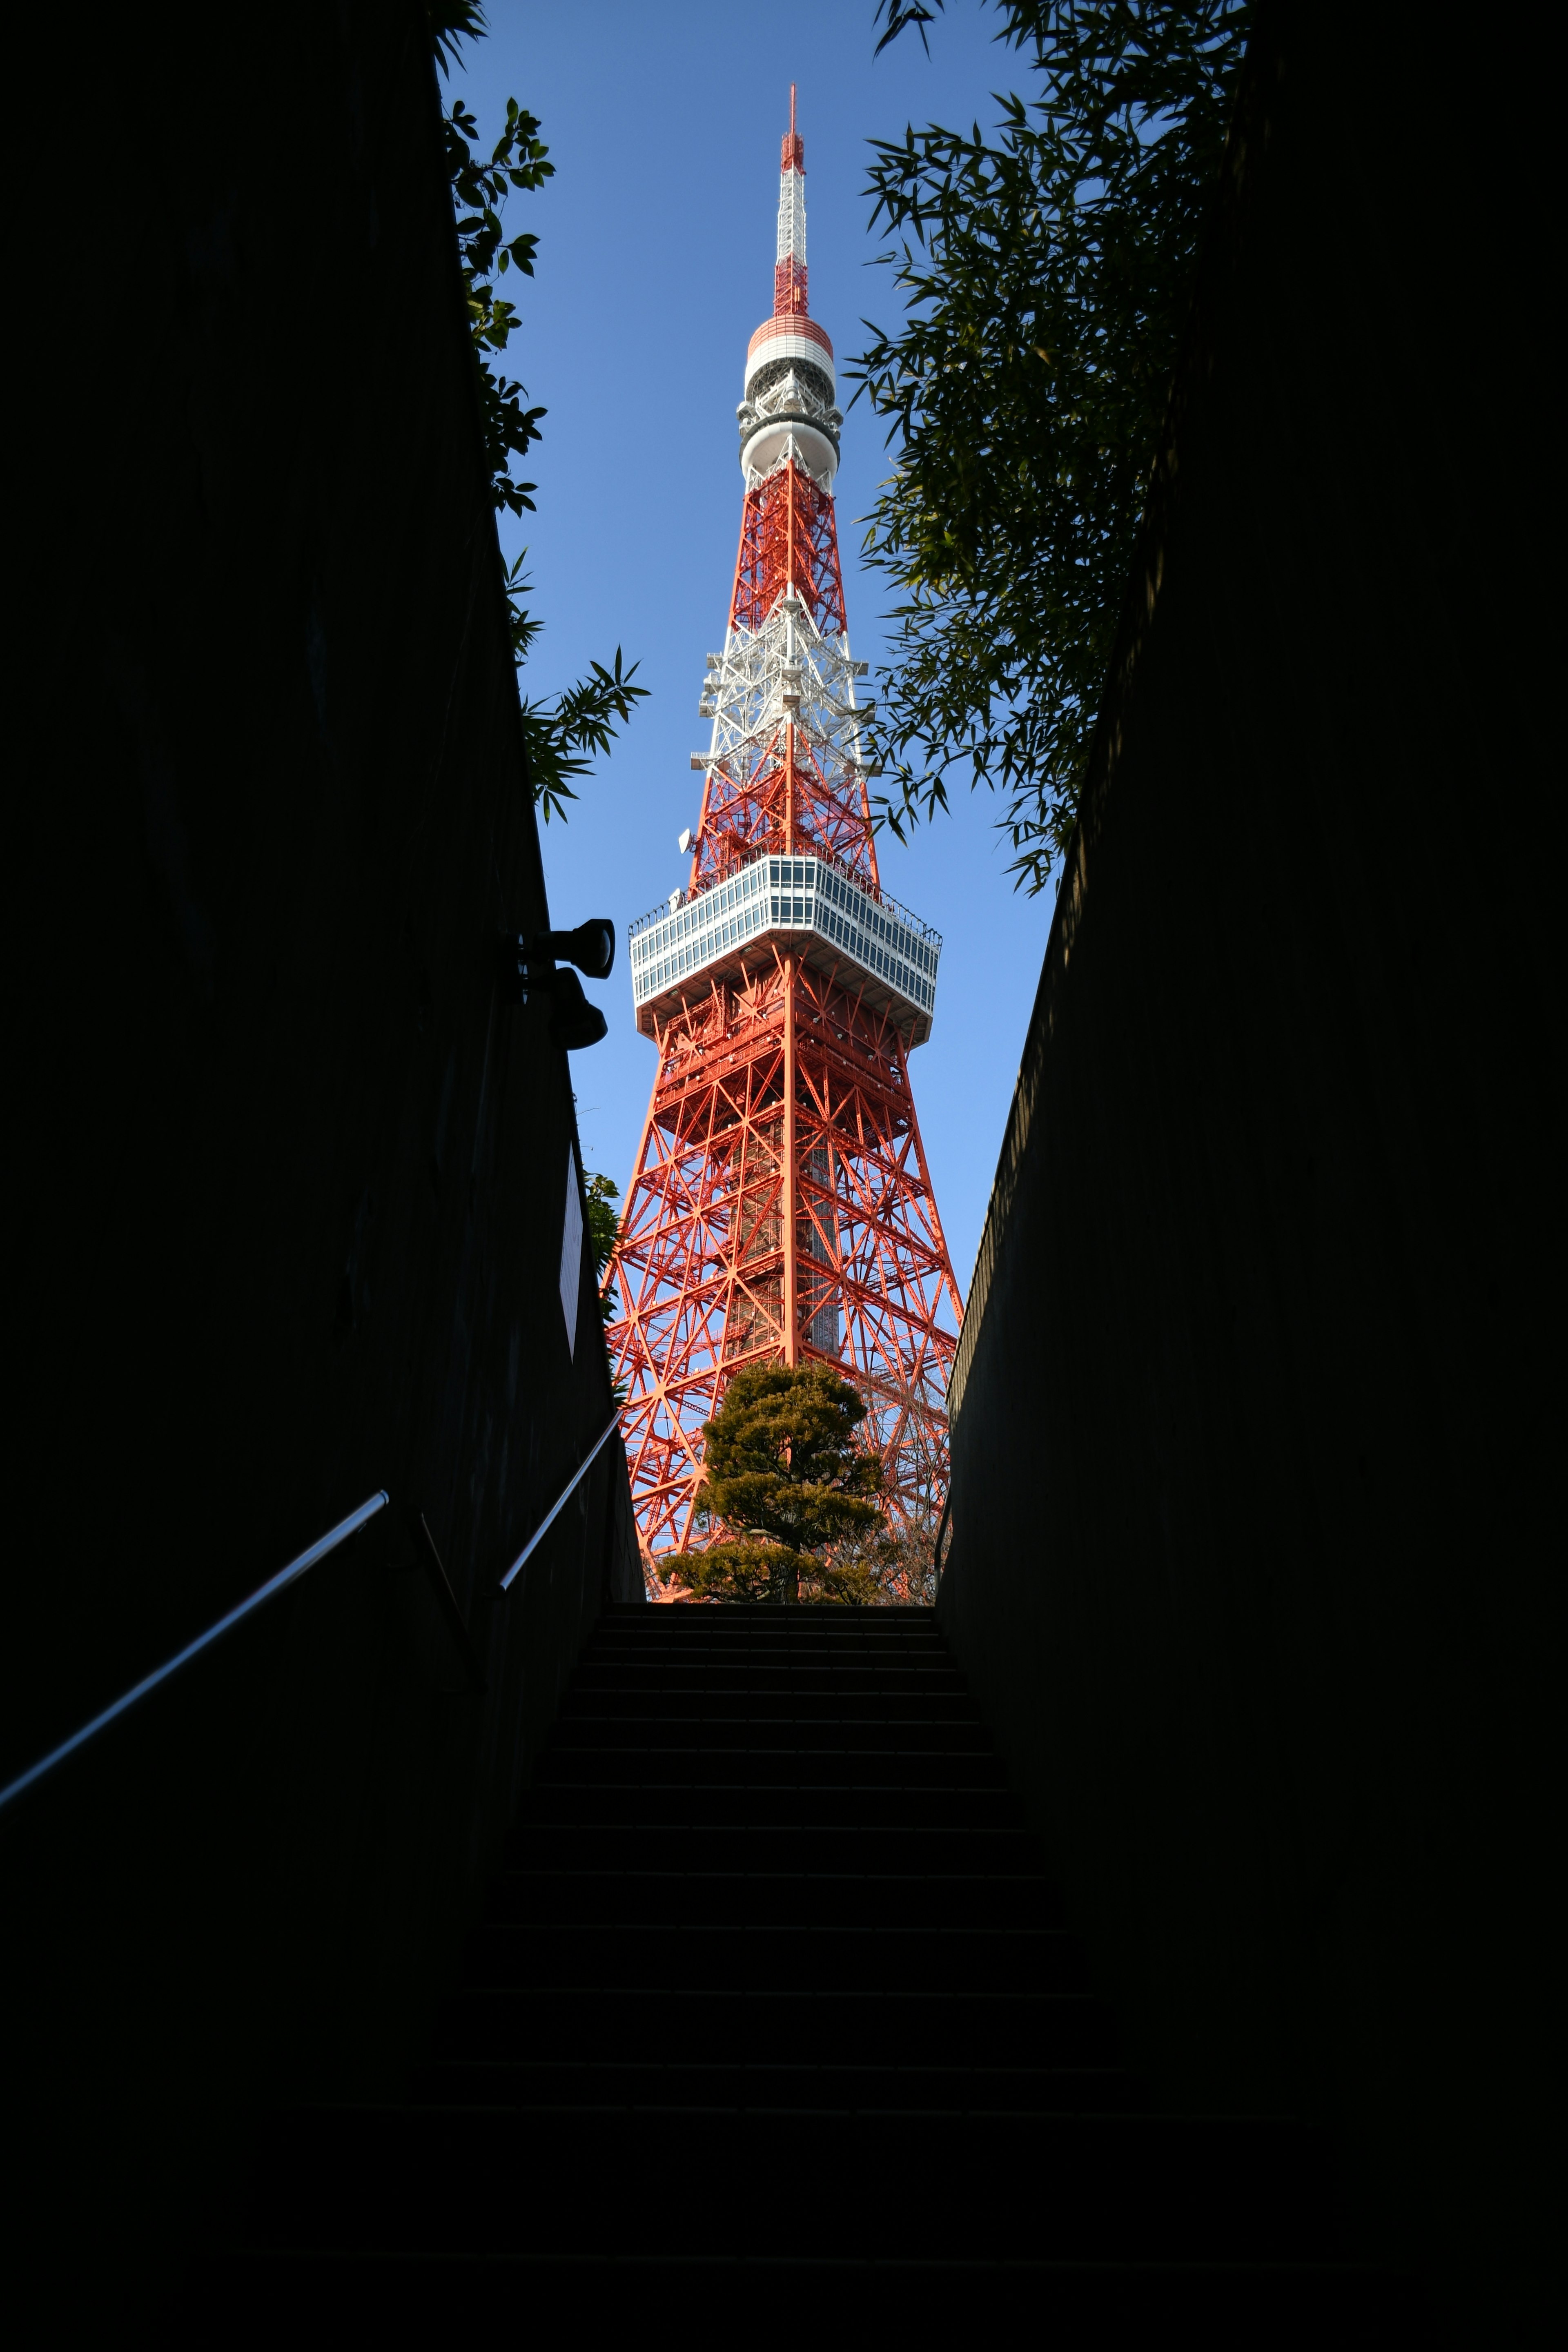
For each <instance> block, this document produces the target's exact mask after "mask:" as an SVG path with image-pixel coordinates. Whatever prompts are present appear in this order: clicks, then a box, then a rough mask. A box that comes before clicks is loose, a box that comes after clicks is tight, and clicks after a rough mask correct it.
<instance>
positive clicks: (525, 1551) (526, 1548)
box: [500, 1405, 621, 1592]
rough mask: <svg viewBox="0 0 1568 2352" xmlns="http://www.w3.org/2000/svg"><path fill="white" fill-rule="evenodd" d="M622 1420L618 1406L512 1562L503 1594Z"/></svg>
mask: <svg viewBox="0 0 1568 2352" xmlns="http://www.w3.org/2000/svg"><path fill="white" fill-rule="evenodd" d="M620 1418H621V1412H620V1407H619V1406H618V1405H617V1406H616V1410H615V1412H613V1413H612V1414H611V1415H610V1417H609V1419H608V1421H607V1422H606V1423H605V1426H604V1427H603V1429H602V1430H601V1431H600V1432H599V1434H598V1435H597V1437H595V1440H594V1443H593V1444H592V1445H590V1447H589V1448H588V1451H587V1452H586V1454H584V1456H583V1459H582V1460H581V1462H579V1463H578V1465H577V1467H576V1469H575V1470H574V1472H573V1473H572V1475H571V1477H570V1479H569V1480H568V1481H567V1483H566V1485H565V1486H563V1487H562V1489H561V1492H560V1493H559V1495H557V1496H556V1497H555V1500H554V1502H553V1503H552V1505H551V1507H550V1508H549V1510H548V1511H547V1512H546V1513H545V1515H544V1517H543V1518H542V1519H541V1520H540V1522H539V1525H538V1526H537V1527H536V1528H534V1530H533V1533H532V1534H531V1536H530V1537H529V1538H528V1541H527V1542H526V1543H525V1544H524V1545H523V1547H522V1549H521V1551H520V1552H519V1553H518V1556H517V1558H516V1559H514V1560H513V1561H512V1564H511V1566H510V1568H509V1569H508V1570H507V1572H506V1574H505V1575H504V1576H503V1577H502V1578H501V1580H500V1589H501V1591H503V1592H509V1591H510V1590H511V1581H512V1579H513V1577H514V1576H516V1575H517V1574H518V1572H519V1570H521V1569H524V1568H526V1567H527V1566H528V1563H529V1560H530V1559H531V1556H532V1554H533V1553H534V1552H535V1551H536V1550H537V1549H538V1548H539V1546H540V1544H541V1543H542V1541H543V1539H544V1538H545V1537H546V1535H548V1533H549V1532H550V1529H551V1528H552V1527H553V1526H554V1524H555V1522H556V1520H557V1519H558V1518H559V1517H560V1515H561V1513H562V1511H563V1509H564V1508H565V1507H566V1505H567V1504H568V1503H569V1502H570V1501H571V1499H572V1497H573V1496H574V1494H575V1493H576V1491H577V1488H578V1486H580V1485H581V1484H582V1481H583V1477H584V1473H585V1472H586V1471H587V1469H588V1466H589V1465H590V1464H591V1463H592V1462H594V1461H595V1459H596V1457H597V1455H598V1453H599V1449H600V1447H601V1446H602V1445H603V1444H604V1443H605V1438H606V1437H608V1435H609V1433H610V1432H611V1430H612V1429H615V1428H616V1427H618V1425H619V1423H620Z"/></svg>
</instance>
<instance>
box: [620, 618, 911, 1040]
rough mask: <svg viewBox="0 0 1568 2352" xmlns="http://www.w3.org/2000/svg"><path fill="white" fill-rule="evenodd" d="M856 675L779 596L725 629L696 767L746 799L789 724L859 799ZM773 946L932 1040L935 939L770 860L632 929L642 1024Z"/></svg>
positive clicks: (809, 870) (893, 911)
mask: <svg viewBox="0 0 1568 2352" xmlns="http://www.w3.org/2000/svg"><path fill="white" fill-rule="evenodd" d="M864 670H865V665H864V663H861V662H857V661H855V660H853V659H852V658H851V656H850V652H849V640H848V638H847V636H831V637H825V636H823V635H821V634H820V632H819V631H818V630H817V628H816V624H815V623H814V622H813V620H812V618H811V615H810V614H809V613H807V611H806V609H805V605H804V604H801V603H800V602H799V600H798V599H797V598H795V597H793V596H784V597H781V598H780V599H779V602H778V604H777V605H776V606H775V607H774V609H773V612H772V613H771V614H770V615H769V616H768V619H767V620H766V621H765V622H764V623H763V626H762V627H761V628H760V629H744V628H735V629H731V632H730V635H729V640H728V642H727V644H726V645H725V647H724V650H723V652H722V653H721V654H710V655H709V656H708V677H707V678H706V680H705V681H704V685H703V690H702V701H701V704H700V716H701V717H703V718H710V719H712V722H713V726H712V735H711V738H710V748H709V750H708V751H707V753H706V754H702V753H697V754H695V755H694V756H693V760H692V765H693V767H696V768H703V769H710V768H715V767H717V768H721V769H722V770H723V772H724V773H725V775H726V777H727V778H728V779H729V781H730V782H731V785H732V786H735V787H738V788H739V789H740V790H741V791H742V792H744V790H745V788H746V786H747V784H748V783H749V782H750V781H751V780H752V778H753V777H754V778H755V779H756V780H757V782H758V783H759V785H761V783H762V781H763V778H764V777H765V775H766V774H768V773H769V772H772V771H773V769H775V768H776V766H777V762H778V759H779V756H780V743H781V738H782V734H783V730H784V727H785V725H786V724H793V726H794V728H795V755H796V758H797V759H804V758H805V757H806V756H809V757H810V759H811V760H812V761H814V762H815V764H816V768H817V769H818V770H819V772H821V773H822V774H823V775H824V776H826V777H831V778H835V779H841V780H843V781H844V782H851V780H852V782H853V789H854V791H855V793H858V791H859V786H860V778H861V777H862V776H863V775H865V774H868V773H871V772H874V771H872V770H871V769H870V768H869V767H868V762H867V760H866V755H865V751H864V749H863V746H862V741H861V733H860V730H861V726H862V724H863V722H864V721H865V720H866V719H868V718H869V717H870V715H871V712H872V709H874V707H875V706H874V705H873V704H872V703H870V702H869V701H866V702H858V701H857V699H856V680H857V678H858V677H860V676H862V675H863V674H864ZM779 934H789V935H792V936H791V937H788V938H785V937H779V936H778V935H779ZM802 935H804V936H802ZM775 938H776V940H777V945H778V947H779V948H780V949H783V948H784V947H785V946H793V947H794V948H795V950H796V951H798V952H805V953H806V954H807V955H808V957H809V960H810V961H813V962H814V963H816V964H818V965H819V966H821V967H822V968H824V969H832V968H834V966H835V964H836V963H837V962H838V961H843V962H845V963H847V965H848V966H850V967H851V969H850V970H848V971H846V973H845V979H846V982H847V984H848V985H851V986H854V987H855V988H857V989H858V991H859V992H861V993H862V994H863V995H864V996H865V997H866V999H867V1001H868V1003H871V1004H872V1005H873V1006H874V1007H876V1008H877V1009H879V1010H884V1011H886V1012H887V1013H888V1014H889V1017H890V1018H891V1019H892V1020H893V1022H894V1024H895V1025H896V1026H897V1027H898V1028H899V1029H900V1031H901V1032H902V1033H903V1034H904V1035H905V1037H906V1038H907V1040H908V1042H909V1044H910V1045H923V1044H924V1042H925V1040H926V1038H927V1037H929V1036H930V1034H931V1019H932V1014H933V1012H934V1009H935V1004H936V976H937V963H938V961H939V959H940V957H941V953H942V940H941V937H940V936H939V934H938V933H937V932H935V931H933V930H931V929H930V928H929V926H928V925H926V924H925V923H922V922H921V920H920V919H919V917H918V916H915V915H912V914H910V912H909V911H908V910H907V909H906V908H902V907H900V906H898V905H897V904H896V903H895V902H894V901H893V900H891V899H889V898H887V897H885V896H883V895H879V893H877V892H875V891H873V890H871V889H870V888H868V887H867V883H866V880H865V877H863V876H859V875H857V874H854V873H852V872H850V871H849V869H848V868H847V867H846V866H842V865H840V864H839V862H838V861H837V859H835V858H832V857H829V856H824V855H821V854H817V855H811V856H807V855H801V856H788V857H785V856H779V855H775V854H774V853H773V852H772V851H767V850H764V851H759V852H758V854H757V855H756V856H755V857H753V858H752V860H751V861H750V862H749V863H748V864H747V865H746V866H743V867H742V869H741V870H740V871H739V873H737V874H733V875H731V876H729V877H726V878H725V879H724V880H723V881H722V882H715V883H713V884H710V885H709V886H707V887H703V888H700V889H697V890H693V891H689V892H679V891H678V892H676V893H675V894H674V895H673V896H672V898H670V899H669V900H668V904H667V905H666V906H664V907H660V908H656V909H655V910H654V912H653V913H652V914H649V915H646V916H644V917H643V919H641V921H639V922H637V923H634V924H633V925H632V927H631V942H630V945H631V955H630V961H631V971H632V996H633V1001H634V1003H636V1006H637V1015H638V1022H637V1025H638V1027H639V1028H642V1029H644V1030H649V1031H650V1030H651V1027H652V1025H653V1020H654V1019H655V1018H656V1017H657V1018H665V1017H668V1014H670V1013H675V1012H677V1011H679V1008H680V1005H681V1004H682V1003H691V1002H693V1001H694V999H695V998H696V997H697V996H700V995H701V994H703V993H704V992H706V989H707V987H708V985H709V984H710V982H711V981H712V980H714V979H719V978H725V977H731V978H736V979H738V978H740V977H742V976H743V975H744V974H746V973H748V972H751V971H754V970H756V969H757V968H758V967H759V964H763V965H765V964H766V963H768V962H770V961H772V959H773V942H774V940H775Z"/></svg>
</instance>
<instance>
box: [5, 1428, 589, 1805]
mask: <svg viewBox="0 0 1568 2352" xmlns="http://www.w3.org/2000/svg"><path fill="white" fill-rule="evenodd" d="M619 1422H620V1413H619V1411H618V1410H617V1411H616V1412H614V1413H612V1414H611V1416H610V1418H609V1420H608V1421H607V1422H606V1423H605V1426H604V1428H603V1429H602V1430H601V1431H600V1432H599V1434H598V1436H597V1437H596V1438H595V1440H594V1443H593V1444H592V1445H591V1446H590V1447H589V1449H588V1451H587V1453H586V1454H584V1457H583V1459H582V1461H581V1462H580V1463H579V1464H578V1465H577V1467H576V1469H575V1470H574V1472H573V1473H572V1475H571V1477H570V1478H569V1479H568V1480H567V1482H566V1484H565V1486H563V1488H562V1489H561V1492H560V1494H559V1495H558V1496H556V1498H555V1500H554V1502H553V1503H552V1505H551V1507H550V1509H549V1510H548V1511H547V1512H546V1514H545V1516H544V1517H543V1518H542V1519H541V1521H540V1523H539V1525H538V1526H537V1527H536V1528H535V1529H534V1530H533V1533H532V1534H531V1536H530V1537H529V1538H528V1541H527V1542H526V1543H525V1544H524V1546H523V1548H522V1549H521V1551H520V1552H519V1554H518V1556H517V1558H516V1559H514V1560H513V1561H512V1564H511V1566H510V1568H509V1569H508V1570H507V1572H506V1574H505V1575H504V1576H503V1577H502V1578H501V1580H500V1590H501V1591H503V1592H505V1591H508V1590H509V1588H510V1585H511V1582H512V1580H513V1579H514V1578H515V1577H516V1575H517V1574H518V1572H519V1570H521V1569H522V1568H524V1567H526V1565H527V1563H528V1561H529V1559H530V1558H531V1556H532V1554H533V1553H534V1552H535V1551H536V1550H537V1549H538V1548H539V1546H540V1544H541V1543H542V1541H543V1539H544V1538H545V1536H546V1535H547V1534H548V1533H549V1531H550V1529H551V1528H552V1527H553V1526H554V1524H555V1521H556V1520H557V1519H558V1518H559V1517H560V1515H561V1513H562V1511H563V1508H564V1507H565V1506H566V1504H567V1503H569V1502H570V1501H571V1499H572V1496H574V1494H575V1493H576V1491H577V1488H578V1487H579V1486H581V1484H582V1482H583V1478H584V1474H585V1473H586V1471H587V1470H588V1468H589V1466H590V1465H592V1464H593V1463H594V1462H595V1461H596V1460H597V1459H598V1456H599V1454H600V1453H601V1452H602V1450H603V1448H604V1444H605V1439H606V1438H607V1437H608V1436H609V1434H610V1433H611V1431H612V1430H614V1429H615V1428H616V1427H617V1426H618V1425H619ZM391 1499H392V1498H391V1496H389V1495H388V1493H387V1492H386V1489H385V1488H384V1487H383V1488H382V1489H381V1490H380V1491H379V1493H377V1494H374V1495H372V1496H370V1497H369V1498H368V1500H366V1501H365V1502H363V1503H362V1504H361V1505H360V1507H359V1508H358V1510H357V1511H351V1512H350V1513H349V1515H348V1517H347V1518H346V1519H340V1520H339V1521H338V1524H337V1526H336V1527H335V1528H328V1530H327V1532H326V1534H325V1535H324V1536H318V1538H316V1541H315V1542H314V1543H313V1544H310V1545H309V1546H308V1547H307V1548H306V1549H305V1550H304V1551H302V1552H300V1554H299V1556H298V1558H297V1559H291V1560H290V1561H289V1565H288V1567H287V1568H280V1569H279V1571H278V1573H277V1575H276V1576H271V1577H268V1580H267V1582H266V1583H265V1584H263V1585H259V1586H258V1588H257V1590H256V1591H254V1592H253V1593H251V1594H250V1596H249V1598H248V1599H247V1600H245V1601H240V1602H239V1604H238V1606H237V1607H236V1608H234V1609H231V1610H230V1611H229V1612H228V1614H227V1616H226V1617H220V1618H219V1619H218V1621H217V1623H216V1625H209V1626H208V1627H207V1630H206V1632H205V1633H198V1634H197V1636H196V1638H195V1641H194V1642H187V1643H186V1644H185V1646H184V1649H183V1650H181V1651H179V1652H178V1653H177V1654H176V1655H175V1656H174V1657H172V1658H170V1659H168V1660H167V1661H166V1663H165V1664H163V1665H161V1666H160V1667H158V1669H157V1670H156V1672H155V1673H153V1674H150V1675H143V1677H142V1680H141V1681H140V1682H139V1683H138V1684H137V1685H135V1687H134V1689H132V1690H128V1691H126V1692H125V1693H124V1694H123V1695H122V1696H121V1697H119V1698H117V1699H116V1700H115V1702H114V1704H113V1706H106V1707H105V1708H104V1710H103V1712H102V1714H101V1715H95V1716H94V1717H93V1718H92V1721H91V1722H90V1723H84V1724H83V1725H82V1727H81V1729H80V1730H79V1731H73V1732H72V1734H71V1736H70V1738H68V1739H62V1740H61V1742H60V1744H59V1746H58V1748H50V1750H49V1752H48V1754H47V1756H40V1757H39V1759H38V1760H37V1763H36V1764H31V1765H29V1766H28V1768H27V1769H26V1771H25V1772H22V1773H19V1774H18V1775H17V1777H16V1780H13V1781H11V1782H10V1784H9V1785H8V1786H7V1787H6V1788H4V1789H0V1808H3V1807H5V1806H6V1805H8V1804H9V1803H10V1802H11V1800H12V1798H13V1797H19V1796H20V1795H21V1794H22V1792H23V1790H25V1789H30V1788H31V1787H32V1786H33V1784H34V1782H35V1781H37V1780H42V1779H43V1777H44V1775H45V1773H46V1772H50V1771H52V1770H53V1769H54V1768H55V1766H56V1765H57V1764H63V1763H64V1761H65V1759H66V1758H67V1757H68V1756H69V1755H72V1754H73V1753H74V1752H75V1750H76V1749H77V1748H83V1747H85V1746H86V1745H87V1742H88V1741H89V1739H91V1738H94V1737H95V1736H96V1735H97V1734H98V1733H99V1732H100V1731H102V1730H104V1729H106V1728H107V1727H108V1726H109V1725H110V1724H111V1723H112V1722H113V1721H114V1720H115V1718H116V1717H117V1716H121V1715H124V1714H125V1713H126V1712H127V1710H128V1709H129V1708H131V1707H133V1706H135V1705H136V1702H137V1700H138V1699H142V1698H145V1697H146V1696H147V1695H148V1693H149V1692H150V1691H154V1690H156V1689H157V1687H158V1685H159V1684H160V1683H166V1682H167V1681H168V1679H169V1677H170V1675H175V1674H178V1672H179V1670H180V1668H181V1667H182V1666H184V1665H188V1664H190V1662H191V1660H192V1659H193V1658H195V1657H199V1656H200V1654H201V1653H202V1652H203V1651H204V1650H205V1649H208V1648H210V1647H211V1645H212V1643H214V1642H216V1641H217V1640H218V1639H219V1638H220V1637H221V1636H222V1635H223V1634H225V1633H228V1632H230V1631H231V1629H232V1628H233V1627H234V1626H236V1625H237V1624H238V1623H239V1622H240V1620H241V1619H242V1618H244V1617H248V1616H249V1615H250V1614H251V1612H252V1611H254V1610H257V1609H259V1608H261V1607H262V1606H263V1605H264V1603H266V1602H267V1601H271V1600H274V1599H275V1598H276V1597H277V1595H278V1594H279V1592H281V1591H284V1590H285V1588H286V1587H287V1586H289V1585H290V1584H292V1583H293V1582H294V1580H295V1579H296V1578H297V1577H301V1576H303V1575H304V1573H305V1570H307V1569H308V1568H314V1567H315V1565H316V1562H317V1561H318V1560H319V1559H325V1558H326V1556H327V1554H328V1553H329V1552H330V1551H335V1550H336V1549H337V1548H338V1546H339V1545H340V1544H341V1543H346V1542H347V1541H348V1538H350V1536H352V1535H357V1534H358V1533H359V1530H360V1528H363V1526H364V1525H365V1523H366V1522H367V1520H370V1519H374V1517H375V1515H376V1513H377V1512H378V1511H384V1510H385V1508H386V1507H387V1505H388V1503H389V1502H390V1501H391ZM411 1517H412V1519H413V1522H414V1525H415V1528H416V1532H417V1535H418V1537H419V1538H420V1539H421V1540H422V1542H423V1545H424V1547H425V1549H426V1556H427V1559H428V1560H429V1562H430V1563H431V1564H432V1566H433V1568H434V1571H435V1576H436V1577H437V1579H438V1580H439V1582H438V1584H437V1599H438V1600H439V1601H441V1603H442V1613H443V1615H444V1616H446V1618H447V1621H448V1623H449V1624H450V1626H451V1629H452V1632H453V1633H454V1635H455V1637H456V1639H457V1642H458V1648H459V1650H460V1651H461V1653H462V1655H463V1662H464V1664H465V1666H466V1667H467V1669H468V1676H469V1679H470V1681H471V1682H472V1684H473V1685H474V1687H475V1689H477V1690H481V1691H482V1690H483V1688H484V1686H485V1685H484V1676H483V1674H482V1672H481V1670H480V1667H479V1661H478V1658H477V1657H476V1656H475V1654H474V1649H473V1644H472V1643H471V1641H470V1639H469V1636H468V1627H467V1626H466V1625H465V1624H464V1622H463V1614H462V1611H461V1610H460V1609H459V1608H458V1601H457V1596H456V1595H455V1594H454V1592H453V1591H452V1588H451V1585H450V1583H449V1581H448V1580H447V1571H446V1570H445V1569H444V1568H443V1566H442V1565H441V1557H440V1554H439V1553H438V1552H437V1549H436V1545H435V1542H434V1539H433V1538H432V1537H431V1534H430V1530H429V1528H428V1527H427V1526H426V1523H425V1517H424V1514H423V1513H422V1512H418V1513H414V1514H412V1515H411Z"/></svg>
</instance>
